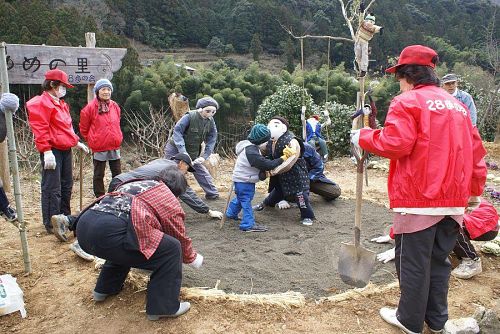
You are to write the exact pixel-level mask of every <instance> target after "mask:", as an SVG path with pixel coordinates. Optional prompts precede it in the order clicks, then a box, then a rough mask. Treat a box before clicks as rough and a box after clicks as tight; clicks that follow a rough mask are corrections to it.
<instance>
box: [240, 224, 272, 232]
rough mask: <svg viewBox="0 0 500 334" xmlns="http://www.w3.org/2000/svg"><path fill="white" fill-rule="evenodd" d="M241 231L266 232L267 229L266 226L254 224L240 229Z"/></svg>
mask: <svg viewBox="0 0 500 334" xmlns="http://www.w3.org/2000/svg"><path fill="white" fill-rule="evenodd" d="M240 230H242V231H243V232H266V231H267V230H268V228H267V226H264V225H258V224H254V225H253V226H252V227H249V228H246V229H242V228H240Z"/></svg>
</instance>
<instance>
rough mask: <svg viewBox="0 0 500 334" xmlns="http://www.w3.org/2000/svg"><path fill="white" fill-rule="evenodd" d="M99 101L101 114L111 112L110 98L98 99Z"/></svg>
mask: <svg viewBox="0 0 500 334" xmlns="http://www.w3.org/2000/svg"><path fill="white" fill-rule="evenodd" d="M98 102H99V109H98V111H99V114H104V113H107V112H109V100H107V101H102V100H98Z"/></svg>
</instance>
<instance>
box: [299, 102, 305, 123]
mask: <svg viewBox="0 0 500 334" xmlns="http://www.w3.org/2000/svg"><path fill="white" fill-rule="evenodd" d="M300 120H301V121H302V122H305V121H306V106H302V111H301V113H300Z"/></svg>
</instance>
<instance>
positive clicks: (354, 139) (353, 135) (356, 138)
mask: <svg viewBox="0 0 500 334" xmlns="http://www.w3.org/2000/svg"><path fill="white" fill-rule="evenodd" d="M360 131H361V130H351V143H352V144H353V145H354V146H356V147H357V148H359V149H361V147H360V146H359V135H360Z"/></svg>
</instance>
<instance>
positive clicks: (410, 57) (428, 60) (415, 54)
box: [385, 45, 438, 73]
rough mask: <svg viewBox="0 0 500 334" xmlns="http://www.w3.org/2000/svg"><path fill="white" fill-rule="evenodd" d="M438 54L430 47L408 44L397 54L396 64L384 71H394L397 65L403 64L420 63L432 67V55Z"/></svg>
mask: <svg viewBox="0 0 500 334" xmlns="http://www.w3.org/2000/svg"><path fill="white" fill-rule="evenodd" d="M437 55H438V54H437V53H436V51H434V50H432V49H431V48H429V47H427V46H423V45H410V46H407V47H406V48H404V49H403V51H401V54H400V55H399V60H398V64H397V65H395V66H392V67H389V68H388V69H386V70H385V71H386V72H387V73H395V72H396V70H397V69H398V67H400V66H403V65H422V66H430V67H432V68H435V67H436V64H435V63H433V62H432V60H433V59H434V57H436V56H437Z"/></svg>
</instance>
